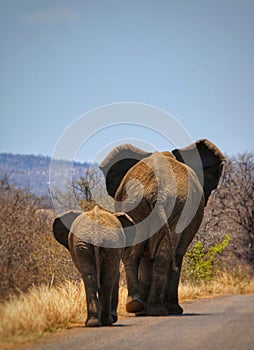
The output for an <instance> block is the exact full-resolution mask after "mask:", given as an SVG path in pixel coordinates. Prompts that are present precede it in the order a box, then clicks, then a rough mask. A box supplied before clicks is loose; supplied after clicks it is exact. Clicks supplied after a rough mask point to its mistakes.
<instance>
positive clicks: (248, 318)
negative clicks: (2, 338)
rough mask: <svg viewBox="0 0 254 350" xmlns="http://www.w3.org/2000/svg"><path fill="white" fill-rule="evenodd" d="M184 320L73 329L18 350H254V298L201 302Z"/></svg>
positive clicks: (188, 307)
mask: <svg viewBox="0 0 254 350" xmlns="http://www.w3.org/2000/svg"><path fill="white" fill-rule="evenodd" d="M183 306H184V312H185V313H184V314H183V315H182V316H170V317H124V318H120V320H119V321H118V322H117V324H116V325H115V326H113V327H100V328H96V329H94V328H93V329H88V328H74V329H70V330H67V331H65V332H63V333H62V334H54V335H52V336H49V337H46V338H43V339H42V340H40V341H39V342H37V343H36V344H34V345H26V346H25V347H22V348H19V349H20V350H21V349H22V350H23V349H26V350H70V349H71V350H82V349H93V350H95V349H96V350H97V349H103V350H109V349H110V350H127V349H131V350H136V349H137V350H143V349H144V350H150V349H151V350H155V349H156V350H167V349H173V350H179V349H181V350H189V349H193V350H199V349H202V350H210V349H211V350H234V349H237V350H253V349H254V295H235V296H226V297H219V298H215V299H203V300H199V301H195V302H188V303H185V304H184V305H183Z"/></svg>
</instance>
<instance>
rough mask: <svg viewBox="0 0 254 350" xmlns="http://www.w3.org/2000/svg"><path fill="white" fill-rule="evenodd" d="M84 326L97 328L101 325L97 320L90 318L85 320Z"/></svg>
mask: <svg viewBox="0 0 254 350" xmlns="http://www.w3.org/2000/svg"><path fill="white" fill-rule="evenodd" d="M85 325H86V327H99V326H101V323H100V321H99V319H98V318H96V317H91V318H89V319H87V320H86V323H85Z"/></svg>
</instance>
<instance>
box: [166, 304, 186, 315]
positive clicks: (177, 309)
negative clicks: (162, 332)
mask: <svg viewBox="0 0 254 350" xmlns="http://www.w3.org/2000/svg"><path fill="white" fill-rule="evenodd" d="M167 310H168V314H169V315H181V314H182V313H183V308H182V307H181V306H180V305H179V304H169V305H167Z"/></svg>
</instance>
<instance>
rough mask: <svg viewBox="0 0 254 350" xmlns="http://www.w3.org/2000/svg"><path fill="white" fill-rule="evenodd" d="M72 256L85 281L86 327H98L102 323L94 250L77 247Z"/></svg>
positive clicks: (88, 247) (87, 247) (89, 247)
mask: <svg viewBox="0 0 254 350" xmlns="http://www.w3.org/2000/svg"><path fill="white" fill-rule="evenodd" d="M72 256H73V261H74V263H75V265H76V267H77V268H78V270H79V272H80V274H81V277H82V279H83V282H84V287H85V292H86V306H87V319H86V322H85V325H86V327H98V326H100V325H101V322H100V307H99V300H98V296H97V295H98V281H97V270H96V265H95V260H94V252H93V248H92V247H91V246H90V245H88V246H86V249H84V248H83V247H77V246H75V247H74V249H73V250H72Z"/></svg>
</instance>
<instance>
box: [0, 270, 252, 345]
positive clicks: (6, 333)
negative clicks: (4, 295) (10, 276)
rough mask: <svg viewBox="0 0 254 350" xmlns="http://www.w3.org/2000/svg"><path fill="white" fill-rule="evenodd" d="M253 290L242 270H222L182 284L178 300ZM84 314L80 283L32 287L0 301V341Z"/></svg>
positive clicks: (123, 296) (124, 294) (63, 324)
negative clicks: (215, 275)
mask: <svg viewBox="0 0 254 350" xmlns="http://www.w3.org/2000/svg"><path fill="white" fill-rule="evenodd" d="M248 293H254V280H253V279H251V278H250V277H249V276H247V275H244V274H242V273H238V274H235V275H229V274H227V273H222V274H221V275H220V276H219V277H218V278H216V279H215V280H213V281H210V282H206V283H201V284H199V285H191V284H181V285H180V288H179V296H180V301H181V302H183V301H185V300H193V299H196V298H201V297H208V296H217V295H223V294H248ZM119 296H120V298H119V308H118V310H119V315H121V316H126V315H127V312H126V311H125V301H126V297H127V289H126V288H125V287H121V288H120V292H119ZM85 318H86V305H85V292H84V287H83V283H82V282H80V283H74V282H70V281H66V282H65V283H64V284H63V285H59V286H53V287H49V286H41V287H32V288H31V289H30V290H29V292H28V293H26V294H21V295H19V296H16V297H12V299H10V300H9V301H6V302H3V303H1V304H0V343H1V342H12V343H14V342H22V341H26V340H29V339H33V338H36V337H39V336H41V335H43V334H44V333H46V332H52V331H56V330H58V329H62V328H66V327H68V326H70V325H71V324H75V323H79V324H80V323H81V324H84V321H85Z"/></svg>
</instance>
